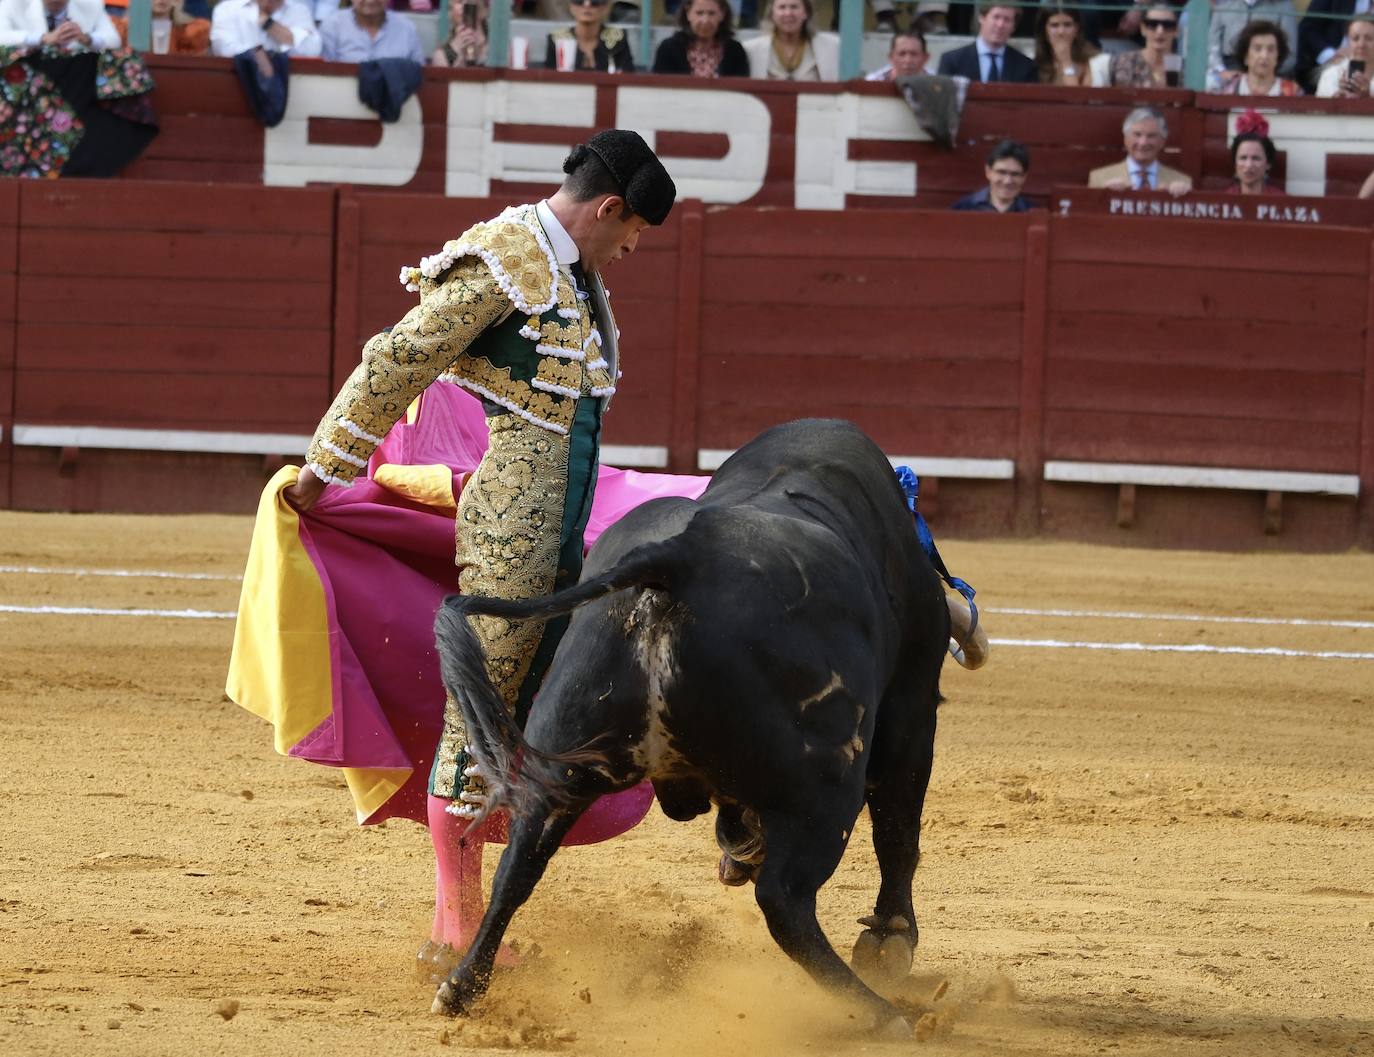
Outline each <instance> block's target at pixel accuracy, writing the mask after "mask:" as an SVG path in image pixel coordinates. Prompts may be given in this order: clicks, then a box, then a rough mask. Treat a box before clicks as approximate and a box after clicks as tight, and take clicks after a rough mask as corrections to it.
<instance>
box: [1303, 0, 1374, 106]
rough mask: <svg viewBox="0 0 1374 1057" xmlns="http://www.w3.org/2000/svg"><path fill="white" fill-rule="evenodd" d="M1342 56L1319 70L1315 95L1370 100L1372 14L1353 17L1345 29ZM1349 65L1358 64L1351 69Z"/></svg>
mask: <svg viewBox="0 0 1374 1057" xmlns="http://www.w3.org/2000/svg"><path fill="white" fill-rule="evenodd" d="M1345 39H1346V44H1345V47H1343V48H1342V49H1341V51H1342V52H1343V53H1344V57H1343V58H1340V59H1338V60H1336V61H1335V62H1333V63H1332V64H1331V65H1330V66H1328V67H1327V68H1326V69H1324V70H1323V71H1322V74H1321V77H1320V78H1319V79H1318V80H1317V95H1319V96H1321V97H1322V98H1323V99H1366V98H1368V97H1369V75H1370V73H1371V72H1374V70H1371V68H1370V60H1371V59H1374V14H1370V15H1356V16H1355V17H1354V18H1352V19H1351V20H1350V22H1349V24H1348V25H1347V26H1346V31H1345ZM1352 63H1359V66H1358V67H1355V68H1352V66H1351V64H1352Z"/></svg>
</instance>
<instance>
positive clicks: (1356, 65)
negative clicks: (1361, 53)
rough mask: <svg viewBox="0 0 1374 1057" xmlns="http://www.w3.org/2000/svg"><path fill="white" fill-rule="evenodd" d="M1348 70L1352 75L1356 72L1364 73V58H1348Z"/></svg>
mask: <svg viewBox="0 0 1374 1057" xmlns="http://www.w3.org/2000/svg"><path fill="white" fill-rule="evenodd" d="M1349 72H1350V74H1352V75H1353V74H1357V73H1364V60H1363V59H1351V60H1350V71H1349Z"/></svg>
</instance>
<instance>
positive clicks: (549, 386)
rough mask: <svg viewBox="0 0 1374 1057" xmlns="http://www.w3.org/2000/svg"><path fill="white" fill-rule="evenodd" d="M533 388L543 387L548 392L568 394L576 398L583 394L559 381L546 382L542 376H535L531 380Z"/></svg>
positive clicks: (560, 394)
mask: <svg viewBox="0 0 1374 1057" xmlns="http://www.w3.org/2000/svg"><path fill="white" fill-rule="evenodd" d="M530 388H531V389H542V390H544V392H546V393H557V394H558V395H559V396H567V397H571V398H572V399H574V400H576V399H577V398H578V396H580V395H581V394H579V393H578V391H577V390H576V389H571V388H569V387H568V386H566V385H559V384H558V383H557V382H546V381H544V379H542V378H535V379H534V380H533V381H531V382H530Z"/></svg>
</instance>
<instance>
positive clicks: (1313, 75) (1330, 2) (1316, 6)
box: [1297, 0, 1369, 89]
mask: <svg viewBox="0 0 1374 1057" xmlns="http://www.w3.org/2000/svg"><path fill="white" fill-rule="evenodd" d="M1357 6H1360V5H1357V3H1356V0H1312V2H1311V3H1310V4H1308V5H1307V14H1306V15H1304V16H1303V19H1302V21H1301V22H1299V23H1298V69H1297V74H1298V83H1299V84H1302V85H1304V86H1305V87H1307V88H1309V89H1310V88H1313V87H1315V86H1316V82H1317V76H1318V75H1319V74H1320V72H1321V68H1322V67H1323V66H1325V65H1326V64H1327V63H1329V62H1333V61H1337V60H1340V59H1343V58H1345V53H1344V47H1345V21H1344V19H1341V18H1322V17H1321V16H1322V15H1344V16H1345V18H1349V17H1350V16H1351V15H1353V14H1355V13H1356V7H1357ZM1362 6H1364V8H1365V9H1366V10H1367V9H1368V7H1369V5H1368V4H1367V3H1366V4H1364V5H1362ZM1313 16H1317V17H1313Z"/></svg>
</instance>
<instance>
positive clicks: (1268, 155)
mask: <svg viewBox="0 0 1374 1057" xmlns="http://www.w3.org/2000/svg"><path fill="white" fill-rule="evenodd" d="M1277 160H1278V151H1277V150H1275V149H1274V141H1273V140H1271V139H1270V138H1269V122H1268V121H1266V120H1264V118H1263V117H1261V116H1260V115H1259V114H1258V113H1257V112H1255V111H1254V110H1247V111H1245V113H1243V114H1241V115H1240V117H1238V118H1237V119H1236V138H1235V139H1233V140H1232V141H1231V164H1232V165H1233V166H1234V167H1235V183H1233V184H1232V185H1231V186H1230V187H1228V188H1227V189H1226V190H1227V191H1229V192H1230V193H1231V194H1238V195H1281V194H1283V190H1282V188H1280V187H1279V186H1278V185H1277V184H1272V183H1270V182H1269V174H1270V173H1271V172H1272V171H1273V169H1274V162H1275V161H1277Z"/></svg>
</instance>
